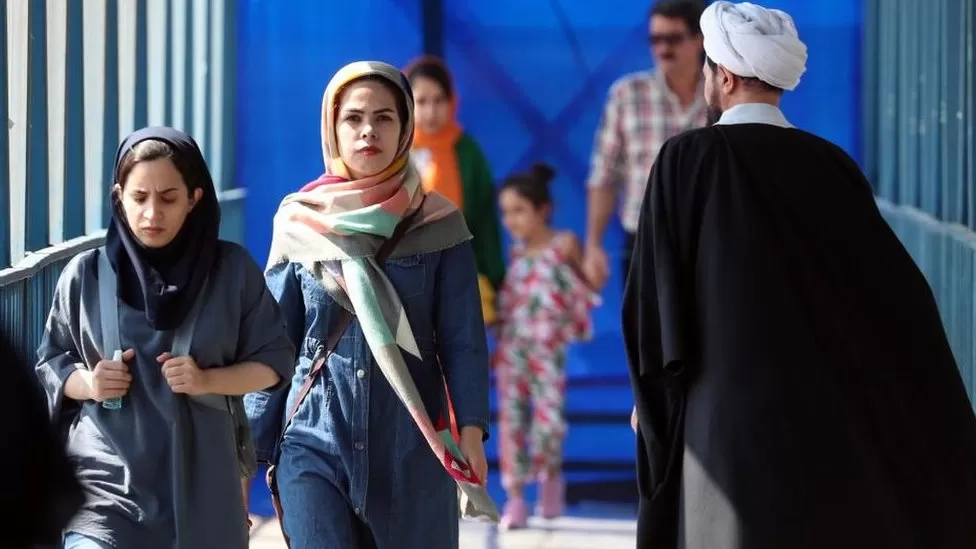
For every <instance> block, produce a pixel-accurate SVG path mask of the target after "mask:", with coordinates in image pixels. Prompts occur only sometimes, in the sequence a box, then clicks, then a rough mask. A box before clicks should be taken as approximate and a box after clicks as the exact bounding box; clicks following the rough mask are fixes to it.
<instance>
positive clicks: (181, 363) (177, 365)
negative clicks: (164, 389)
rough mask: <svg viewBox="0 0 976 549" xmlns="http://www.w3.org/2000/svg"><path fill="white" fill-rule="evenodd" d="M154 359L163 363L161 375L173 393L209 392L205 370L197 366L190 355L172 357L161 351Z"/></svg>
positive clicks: (192, 393)
mask: <svg viewBox="0 0 976 549" xmlns="http://www.w3.org/2000/svg"><path fill="white" fill-rule="evenodd" d="M156 360H157V361H158V362H159V363H161V364H162V365H163V377H164V378H166V383H168V384H169V388H170V389H172V390H173V392H174V393H181V394H186V395H202V394H205V393H209V392H211V391H210V390H209V384H208V378H207V372H206V371H205V370H201V369H200V367H199V366H197V362H196V361H195V360H193V357H192V356H177V357H174V356H173V355H172V354H170V353H163V354H161V355H159V356H158V357H156Z"/></svg>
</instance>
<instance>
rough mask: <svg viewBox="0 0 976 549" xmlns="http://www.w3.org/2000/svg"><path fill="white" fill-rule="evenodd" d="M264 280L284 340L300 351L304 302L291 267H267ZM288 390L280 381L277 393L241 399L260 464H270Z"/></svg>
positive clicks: (254, 395) (252, 395)
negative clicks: (277, 311)
mask: <svg viewBox="0 0 976 549" xmlns="http://www.w3.org/2000/svg"><path fill="white" fill-rule="evenodd" d="M265 281H266V282H267V285H268V291H269V292H271V296H272V297H273V298H274V299H275V300H276V301H277V302H278V307H279V309H280V311H281V315H282V316H283V317H284V320H285V329H286V331H287V333H288V339H289V340H291V343H292V345H293V347H294V348H295V349H301V343H302V338H303V337H304V331H305V299H304V297H303V296H302V285H301V282H300V281H299V280H298V276H297V274H296V272H295V265H294V264H293V263H281V264H278V265H275V266H274V267H271V268H270V269H269V270H268V271H267V272H266V273H265ZM296 360H297V359H296ZM290 388H291V380H290V379H289V380H283V383H282V387H281V388H280V389H278V390H267V391H257V392H254V393H248V394H247V395H246V396H245V397H244V408H245V411H246V412H247V419H248V422H249V423H250V425H251V437H252V438H253V440H254V451H255V453H256V454H257V459H258V461H260V462H263V463H271V462H272V461H273V458H274V455H275V452H276V445H277V443H278V437H279V436H280V434H281V429H282V427H283V423H284V420H285V401H286V400H287V398H288V391H289V390H290Z"/></svg>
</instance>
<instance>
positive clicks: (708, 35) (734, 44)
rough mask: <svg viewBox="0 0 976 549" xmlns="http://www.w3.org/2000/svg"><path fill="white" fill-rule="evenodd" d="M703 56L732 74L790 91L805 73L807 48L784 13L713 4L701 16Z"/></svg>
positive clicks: (738, 5) (755, 7)
mask: <svg viewBox="0 0 976 549" xmlns="http://www.w3.org/2000/svg"><path fill="white" fill-rule="evenodd" d="M701 30H702V35H703V37H704V46H705V54H706V55H708V57H709V58H710V59H711V60H712V61H714V62H715V63H717V64H719V65H722V66H723V67H725V68H726V69H728V70H729V71H731V72H732V73H733V74H735V75H738V76H743V77H747V78H749V77H751V78H758V79H760V80H762V81H763V82H765V83H767V84H769V85H770V86H775V87H777V88H782V89H784V90H793V89H795V88H796V85H797V84H799V83H800V75H802V74H803V72H804V71H806V63H807V47H806V45H804V44H803V42H801V41H800V37H799V35H798V34H797V32H796V25H795V24H794V23H793V18H792V17H790V16H789V14H787V13H786V12H784V11H780V10H771V9H766V8H764V7H762V6H757V5H755V4H750V3H749V2H742V3H741V4H733V3H732V2H714V3H712V4H711V5H710V6H708V7H707V8H705V11H704V12H703V13H702V16H701Z"/></svg>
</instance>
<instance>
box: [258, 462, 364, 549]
mask: <svg viewBox="0 0 976 549" xmlns="http://www.w3.org/2000/svg"><path fill="white" fill-rule="evenodd" d="M282 450H283V451H282V453H281V457H280V460H279V463H278V469H277V475H278V479H277V480H278V492H279V494H280V497H281V507H282V510H283V512H284V528H285V532H287V533H288V537H289V538H291V549H372V548H373V547H374V544H373V543H372V536H371V535H369V531H368V530H367V529H366V527H365V525H364V524H363V523H362V521H360V520H359V519H358V518H357V517H356V515H355V514H354V513H353V510H352V509H350V508H349V504H348V502H347V500H346V498H345V497H344V496H343V494H342V492H340V491H339V489H338V487H337V486H336V485H335V484H334V483H333V482H332V480H330V477H331V475H328V474H327V473H326V472H325V471H322V470H321V468H322V467H321V466H322V464H323V461H322V459H321V457H320V456H317V455H314V453H313V452H311V451H310V450H308V449H306V448H302V447H300V446H296V445H286V446H285V447H284V448H283V449H282Z"/></svg>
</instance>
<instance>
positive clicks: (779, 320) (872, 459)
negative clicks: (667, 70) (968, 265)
mask: <svg viewBox="0 0 976 549" xmlns="http://www.w3.org/2000/svg"><path fill="white" fill-rule="evenodd" d="M701 26H702V31H703V34H704V38H705V40H704V43H705V51H706V53H707V55H708V58H709V59H708V61H707V62H706V65H705V67H704V72H705V77H706V84H705V90H706V98H707V99H708V102H709V105H710V106H711V107H713V108H715V109H716V110H718V111H721V112H722V116H721V118H720V120H719V122H718V123H717V124H716V125H714V126H712V127H709V128H703V129H699V130H693V131H691V132H688V133H685V134H683V135H680V136H677V137H675V138H673V139H671V140H670V141H668V142H667V143H666V144H665V145H664V146H663V148H662V150H661V152H660V155H659V156H658V159H657V163H656V164H655V166H654V168H653V171H652V173H651V179H650V183H649V184H648V186H647V195H646V197H645V199H644V206H643V211H642V214H641V221H640V227H639V229H638V232H637V237H636V238H637V240H636V244H635V246H634V255H633V261H632V263H631V265H632V266H631V269H630V272H629V276H628V283H627V288H626V291H625V296H624V309H623V323H624V337H625V341H626V346H627V353H628V356H629V359H630V368H631V378H632V383H633V387H634V393H635V402H636V409H637V417H638V431H639V432H638V456H637V460H638V471H637V476H638V482H639V491H640V495H641V498H640V515H639V520H638V544H637V546H638V547H639V548H642V549H643V548H647V549H674V548H682V549H808V548H809V549H844V548H850V549H867V548H871V549H875V548H879V549H881V548H883V549H962V548H974V547H976V418H974V414H973V409H972V406H971V404H970V402H969V400H968V399H967V396H966V392H965V390H964V387H963V383H962V380H961V377H960V374H959V372H958V371H957V369H956V363H955V361H954V359H953V356H952V352H951V351H950V348H949V344H948V341H947V339H946V336H945V332H944V329H943V326H942V322H941V320H940V317H939V312H938V310H937V309H936V303H935V300H934V298H933V295H932V292H931V290H930V288H929V286H928V284H927V283H926V280H925V279H924V278H923V276H922V274H921V272H920V271H919V269H918V268H917V267H916V265H915V263H914V262H913V260H912V258H911V257H910V256H909V255H908V253H907V252H906V251H905V249H904V248H903V247H902V245H901V244H900V242H899V241H898V239H897V238H896V236H895V234H894V233H893V232H892V230H891V229H890V228H889V226H888V224H887V223H886V222H885V220H884V219H883V218H882V217H881V215H880V214H879V212H878V209H877V207H876V204H875V199H874V196H873V194H872V190H871V187H870V186H869V184H868V182H867V181H866V180H865V178H864V176H863V175H862V174H861V172H860V170H859V169H858V167H857V165H856V164H855V163H854V161H853V160H852V159H851V158H850V157H849V156H848V155H847V154H845V153H844V152H843V151H842V150H841V149H840V148H838V147H836V146H835V145H833V144H831V143H829V142H827V141H825V140H823V139H821V138H819V137H816V136H814V135H811V134H809V133H806V132H804V131H802V130H798V129H795V128H793V127H791V126H790V124H789V123H788V122H787V121H786V119H785V118H784V116H783V114H782V112H781V111H780V110H779V108H778V104H779V98H780V96H781V94H782V91H783V90H792V89H793V88H794V87H795V86H796V84H797V83H798V82H799V77H800V75H801V74H802V72H803V70H804V66H805V61H806V48H805V47H804V46H803V44H802V42H800V40H799V38H798V36H797V33H796V29H795V26H794V24H793V21H792V19H790V17H789V16H788V15H786V14H785V13H783V12H778V11H774V10H764V9H762V8H760V7H758V6H754V5H748V4H735V5H733V4H730V3H728V2H716V3H714V4H712V5H711V6H710V7H709V8H708V9H707V10H706V11H705V14H704V15H703V16H702V25H701ZM825 100H827V98H825Z"/></svg>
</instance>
